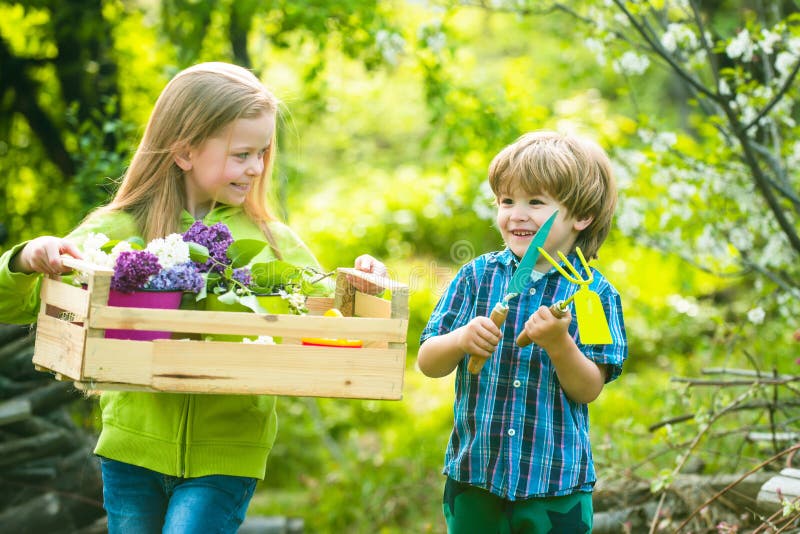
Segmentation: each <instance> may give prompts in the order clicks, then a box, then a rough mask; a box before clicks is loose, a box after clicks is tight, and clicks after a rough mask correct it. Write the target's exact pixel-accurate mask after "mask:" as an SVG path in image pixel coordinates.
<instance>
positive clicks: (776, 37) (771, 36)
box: [758, 28, 781, 54]
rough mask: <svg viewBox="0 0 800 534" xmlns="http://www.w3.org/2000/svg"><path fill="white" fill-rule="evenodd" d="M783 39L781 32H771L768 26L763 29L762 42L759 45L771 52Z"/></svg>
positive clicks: (765, 50)
mask: <svg viewBox="0 0 800 534" xmlns="http://www.w3.org/2000/svg"><path fill="white" fill-rule="evenodd" d="M780 40H781V34H779V33H776V32H771V31H769V30H767V29H766V28H764V29H762V30H761V42H760V43H758V45H759V46H760V47H761V50H763V51H764V53H766V54H771V53H772V50H773V46H774V45H775V43H777V42H779V41H780Z"/></svg>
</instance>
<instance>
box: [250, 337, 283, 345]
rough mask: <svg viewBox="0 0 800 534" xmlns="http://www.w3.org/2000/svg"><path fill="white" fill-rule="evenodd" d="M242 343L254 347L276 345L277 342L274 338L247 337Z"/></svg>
mask: <svg viewBox="0 0 800 534" xmlns="http://www.w3.org/2000/svg"><path fill="white" fill-rule="evenodd" d="M242 343H251V344H253V345H274V344H275V340H274V339H272V336H258V337H257V338H255V339H250V338H249V337H246V338H244V339H242Z"/></svg>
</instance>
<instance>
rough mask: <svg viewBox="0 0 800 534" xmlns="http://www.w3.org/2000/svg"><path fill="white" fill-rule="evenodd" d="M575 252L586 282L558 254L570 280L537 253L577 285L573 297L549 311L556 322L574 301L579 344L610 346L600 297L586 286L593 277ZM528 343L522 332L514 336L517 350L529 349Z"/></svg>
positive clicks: (545, 253)
mask: <svg viewBox="0 0 800 534" xmlns="http://www.w3.org/2000/svg"><path fill="white" fill-rule="evenodd" d="M575 251H576V252H577V253H578V257H579V258H580V260H581V265H583V269H584V270H585V271H586V272H587V273H589V278H588V279H586V280H584V279H583V277H582V276H581V275H580V274H579V273H578V271H577V270H576V269H575V267H573V266H572V264H571V263H570V262H569V261H567V258H566V256H564V254H562V253H561V251H559V252H558V256H559V257H560V258H561V260H562V261H563V262H564V265H566V266H567V268H568V269H569V270H570V271H571V272H572V275H573V276H570V275H569V274H568V273H567V272H566V271H565V270H564V269H563V268H562V267H561V266H560V265H559V264H558V263H556V261H555V260H554V259H553V258H552V257H550V255H549V254H548V253H547V252H546V251H545V250H544V249H542V248H540V249H539V252H540V253H541V254H542V256H544V257H545V259H546V260H547V261H549V262H550V264H551V265H552V266H553V267H555V268H556V270H558V272H559V273H561V276H563V277H564V278H566V279H567V280H569V281H570V282H572V283H573V284H578V285H579V286H580V288H579V289H578V291H576V292H575V294H574V295H572V296H571V297H570V298H568V299H567V300H566V301H563V300H560V301H558V302H556V303H555V304H553V305H552V306H550V311H551V312H552V313H553V315H554V316H555V317H558V318H559V319H560V318H561V317H563V316H564V314H565V313H566V311H567V306H569V303H570V302H572V301H573V300H574V301H575V315H576V316H577V318H578V333H579V334H580V336H581V343H583V344H585V345H609V344H610V343H611V332H610V331H609V329H608V321H607V320H606V314H605V312H604V311H603V305H602V303H601V302H600V296H599V295H598V294H597V293H595V292H594V291H592V290H590V289H589V284H591V283H592V281H594V275H593V274H592V271H591V269H590V268H589V264H588V263H587V262H586V258H584V257H583V252H581V249H580V248H579V247H575ZM530 343H531V339H530V338H529V337H528V335H527V334H526V333H525V332H522V333H521V334H520V335H519V336H517V345H519V346H520V347H526V346H528V345H530Z"/></svg>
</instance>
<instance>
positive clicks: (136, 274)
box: [111, 250, 161, 293]
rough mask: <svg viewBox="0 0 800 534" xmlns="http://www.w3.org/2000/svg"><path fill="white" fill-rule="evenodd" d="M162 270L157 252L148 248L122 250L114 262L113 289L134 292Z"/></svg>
mask: <svg viewBox="0 0 800 534" xmlns="http://www.w3.org/2000/svg"><path fill="white" fill-rule="evenodd" d="M160 270H161V265H160V264H159V263H158V258H157V257H156V255H155V254H153V253H151V252H147V251H146V250H131V251H124V252H120V253H119V256H118V257H117V262H116V263H115V264H114V276H112V277H111V289H116V290H117V291H121V292H123V293H133V292H134V291H136V290H137V289H140V288H141V287H143V286H144V285H145V284H146V283H147V280H148V279H149V278H150V277H151V276H153V275H154V274H156V273H158V272H159V271H160Z"/></svg>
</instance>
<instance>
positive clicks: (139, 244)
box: [100, 236, 145, 253]
mask: <svg viewBox="0 0 800 534" xmlns="http://www.w3.org/2000/svg"><path fill="white" fill-rule="evenodd" d="M123 241H127V242H128V243H130V245H131V248H132V249H133V250H143V249H144V247H145V243H144V239H142V238H141V237H138V236H131V237H129V238H127V239H110V240H109V241H106V242H105V243H104V244H103V246H102V247H100V250H102V251H103V252H105V253H109V252H111V250H112V249H113V248H114V247H116V246H117V245H119V244H120V243H122V242H123Z"/></svg>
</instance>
